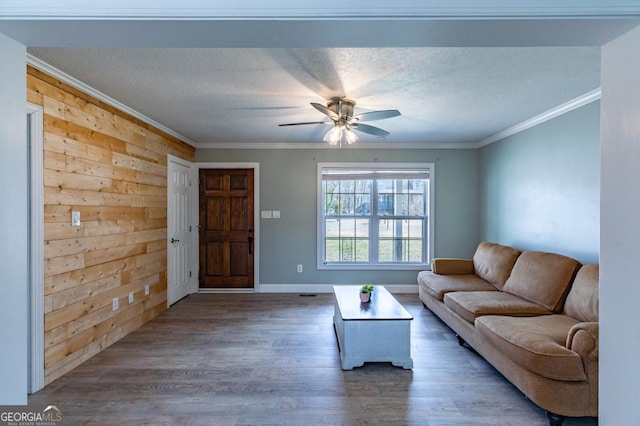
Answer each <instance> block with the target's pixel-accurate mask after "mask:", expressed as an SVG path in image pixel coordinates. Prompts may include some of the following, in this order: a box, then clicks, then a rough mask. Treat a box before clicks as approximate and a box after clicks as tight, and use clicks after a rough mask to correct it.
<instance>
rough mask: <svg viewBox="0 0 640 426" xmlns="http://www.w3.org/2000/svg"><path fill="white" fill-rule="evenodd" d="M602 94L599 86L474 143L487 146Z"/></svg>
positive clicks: (592, 100) (478, 145)
mask: <svg viewBox="0 0 640 426" xmlns="http://www.w3.org/2000/svg"><path fill="white" fill-rule="evenodd" d="M601 96H602V90H601V88H597V89H595V90H592V91H590V92H587V93H585V94H584V95H581V96H578V97H577V98H575V99H572V100H570V101H569V102H565V103H564V104H562V105H558V106H557V107H555V108H551V109H550V110H548V111H545V112H543V113H542V114H539V115H536V116H535V117H532V118H530V119H528V120H525V121H523V122H521V123H518V124H516V125H515V126H512V127H509V128H508V129H504V130H502V131H500V132H498V133H495V134H493V135H491V136H489V137H486V138H484V139H482V140H479V141H478V142H476V143H475V144H474V147H475V148H482V147H483V146H487V145H489V144H492V143H494V142H497V141H499V140H502V139H504V138H507V137H509V136H512V135H515V134H516V133H520V132H522V131H525V130H527V129H530V128H531V127H534V126H537V125H539V124H542V123H544V122H545V121H549V120H551V119H554V118H556V117H558V116H560V115H562V114H566V113H568V112H570V111H573V110H574V109H577V108H580V107H582V106H584V105H587V104H590V103H591V102H594V101H597V100H598V99H600V98H601Z"/></svg>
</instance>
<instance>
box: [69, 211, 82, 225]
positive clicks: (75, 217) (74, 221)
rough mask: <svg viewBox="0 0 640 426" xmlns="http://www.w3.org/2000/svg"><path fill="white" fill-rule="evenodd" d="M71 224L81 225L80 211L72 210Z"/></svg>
mask: <svg viewBox="0 0 640 426" xmlns="http://www.w3.org/2000/svg"><path fill="white" fill-rule="evenodd" d="M71 226H80V212H78V211H73V212H71Z"/></svg>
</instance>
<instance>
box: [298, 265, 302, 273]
mask: <svg viewBox="0 0 640 426" xmlns="http://www.w3.org/2000/svg"><path fill="white" fill-rule="evenodd" d="M301 272H302V265H298V273H301Z"/></svg>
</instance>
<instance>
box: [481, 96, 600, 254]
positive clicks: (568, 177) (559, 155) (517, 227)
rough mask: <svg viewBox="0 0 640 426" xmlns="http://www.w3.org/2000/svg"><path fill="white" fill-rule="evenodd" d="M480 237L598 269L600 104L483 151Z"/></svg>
mask: <svg viewBox="0 0 640 426" xmlns="http://www.w3.org/2000/svg"><path fill="white" fill-rule="evenodd" d="M479 181H480V187H479V200H480V202H479V205H480V222H479V223H480V228H479V235H480V239H482V240H488V241H493V242H497V243H501V244H506V245H511V246H514V247H518V248H520V249H527V250H543V251H550V252H555V253H561V254H565V255H568V256H572V257H574V258H576V259H578V260H580V261H581V262H583V263H597V262H598V258H599V253H600V102H599V101H598V102H592V103H590V104H588V105H586V106H583V107H581V108H578V109H576V110H573V111H571V112H569V113H567V114H564V115H562V116H559V117H557V118H554V119H552V120H550V121H547V122H545V123H543V124H540V125H538V126H535V127H533V128H530V129H528V130H525V131H523V132H521V133H518V134H516V135H513V136H511V137H508V138H506V139H503V140H501V141H498V142H496V143H493V144H491V145H488V146H485V147H483V148H481V149H480V155H479Z"/></svg>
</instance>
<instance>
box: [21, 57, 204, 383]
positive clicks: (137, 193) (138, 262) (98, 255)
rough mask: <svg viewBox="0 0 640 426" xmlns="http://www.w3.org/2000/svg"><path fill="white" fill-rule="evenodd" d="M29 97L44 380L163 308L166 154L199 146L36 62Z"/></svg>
mask: <svg viewBox="0 0 640 426" xmlns="http://www.w3.org/2000/svg"><path fill="white" fill-rule="evenodd" d="M27 99H28V101H29V102H31V103H34V104H37V105H40V106H42V107H43V108H44V221H45V223H44V234H45V235H44V239H45V241H44V250H45V264H44V276H45V281H44V293H45V295H44V297H45V319H44V328H45V336H44V338H45V383H46V384H48V383H51V382H52V381H53V380H55V379H56V378H58V377H60V376H62V375H63V374H65V373H66V372H68V371H69V370H71V369H73V368H74V367H76V366H78V365H79V364H81V363H82V362H84V361H85V360H87V359H89V358H91V357H92V356H94V355H95V354H97V353H98V352H100V351H101V350H103V349H104V348H106V347H107V346H109V345H111V344H112V343H114V342H116V341H118V340H119V339H121V338H122V337H124V336H126V335H127V334H128V333H130V332H131V331H133V330H135V329H137V328H138V327H140V326H141V325H142V324H144V323H145V322H147V321H149V320H151V319H152V318H154V317H156V316H158V315H159V314H160V313H162V312H163V311H164V310H165V309H166V304H167V238H166V237H167V154H172V155H175V156H177V157H180V158H183V159H186V160H189V161H193V160H194V153H195V149H194V148H193V147H191V146H189V145H187V144H185V143H183V142H181V141H179V140H178V139H176V138H175V137H173V136H170V135H167V134H166V133H163V132H161V131H159V130H157V129H155V128H153V127H152V126H150V125H148V124H146V123H144V122H142V121H140V120H138V119H136V118H135V117H132V116H130V115H128V114H126V113H124V112H122V111H119V110H117V109H116V108H114V107H111V106H110V105H107V104H105V103H103V102H101V101H99V100H97V99H95V98H93V97H91V96H89V95H88V94H86V93H83V92H81V91H79V90H77V89H75V88H73V87H71V86H69V85H67V84H65V83H64V82H61V81H59V80H57V79H55V78H53V77H51V76H49V75H47V74H45V73H43V72H41V71H39V70H37V69H35V68H33V67H27ZM72 210H76V211H79V212H80V215H81V221H82V224H81V226H80V227H71V211H72ZM145 285H149V286H150V290H151V291H150V294H149V295H148V296H145V295H144V287H145ZM130 291H133V292H134V299H135V300H134V303H133V304H129V303H128V300H127V297H128V294H129V292H130ZM114 297H117V298H119V299H120V308H119V309H118V310H117V311H115V312H114V311H112V308H111V305H112V299H113V298H114Z"/></svg>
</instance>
